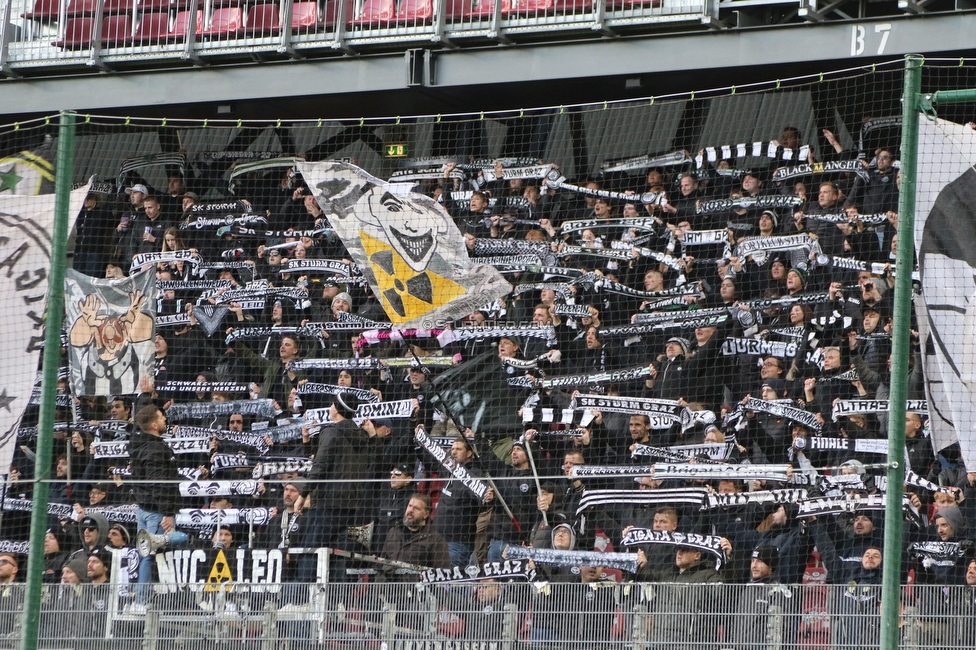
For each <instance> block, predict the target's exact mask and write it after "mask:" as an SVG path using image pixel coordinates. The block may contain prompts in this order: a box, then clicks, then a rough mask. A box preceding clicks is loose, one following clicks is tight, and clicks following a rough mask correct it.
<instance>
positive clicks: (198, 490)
mask: <svg viewBox="0 0 976 650" xmlns="http://www.w3.org/2000/svg"><path fill="white" fill-rule="evenodd" d="M258 485H259V483H258V482H257V481H254V480H248V481H183V482H181V483H180V496H182V497H202V496H206V497H218V496H221V497H222V496H242V497H249V496H253V495H255V494H257V493H258Z"/></svg>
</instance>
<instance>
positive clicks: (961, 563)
mask: <svg viewBox="0 0 976 650" xmlns="http://www.w3.org/2000/svg"><path fill="white" fill-rule="evenodd" d="M932 523H933V524H934V526H935V535H934V536H932V535H930V539H929V541H930V542H936V543H938V544H939V545H940V546H941V545H942V544H951V545H952V548H953V550H952V552H951V553H943V554H938V553H936V554H932V555H924V556H923V557H921V558H920V559H919V558H918V557H916V558H915V559H916V560H917V561H916V562H915V563H914V566H915V581H916V583H917V584H918V585H919V588H918V590H917V591H916V592H915V593H916V595H917V602H918V612H919V616H920V622H921V632H920V641H921V642H922V643H924V644H925V645H931V646H937V645H938V646H947V645H949V644H950V640H951V638H952V634H953V633H954V624H955V617H953V615H952V608H951V601H950V599H949V597H948V594H949V592H950V588H951V587H953V586H956V585H964V584H966V572H967V560H968V558H967V557H966V556H965V555H962V554H961V553H959V552H958V551H956V548H960V547H961V548H968V549H969V550H970V552H972V549H973V543H972V542H971V541H970V540H967V539H965V536H966V519H965V517H964V515H963V513H962V511H961V510H960V509H959V507H958V506H947V507H944V508H942V509H940V510H939V511H938V513H936V515H935V517H934V518H933V520H932Z"/></svg>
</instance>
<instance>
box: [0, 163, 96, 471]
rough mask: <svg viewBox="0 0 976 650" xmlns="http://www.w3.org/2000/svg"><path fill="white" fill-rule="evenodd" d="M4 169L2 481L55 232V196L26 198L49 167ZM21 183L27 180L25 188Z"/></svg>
mask: <svg viewBox="0 0 976 650" xmlns="http://www.w3.org/2000/svg"><path fill="white" fill-rule="evenodd" d="M6 163H12V165H11V166H10V167H9V168H8V169H7V171H9V172H11V173H13V172H14V171H15V170H17V171H18V173H17V174H13V176H12V178H13V180H12V181H11V183H12V184H13V185H14V187H9V186H8V185H7V184H4V183H0V185H2V186H3V187H4V188H5V190H4V191H6V192H9V193H5V194H3V195H2V196H0V257H2V259H3V261H2V262H0V265H2V266H4V267H6V272H5V273H4V274H3V275H2V276H0V278H2V280H0V296H2V300H3V304H4V307H5V314H4V327H3V346H2V353H3V360H4V377H5V379H4V380H3V383H2V386H0V403H2V404H3V408H2V409H0V475H4V476H5V475H6V474H7V473H8V470H9V468H10V463H11V461H12V460H13V454H14V449H15V448H16V441H17V428H18V427H19V426H20V419H21V417H22V416H23V414H24V410H25V409H26V408H27V406H28V401H29V400H30V394H31V387H32V386H33V384H34V374H35V372H36V371H37V366H38V356H39V353H40V350H41V348H43V347H44V320H45V305H46V304H47V303H46V298H47V289H48V286H47V282H48V272H49V270H50V268H51V238H52V231H53V230H54V195H53V194H39V195H33V196H26V194H34V193H35V192H39V191H40V189H41V186H42V184H44V182H45V181H44V178H45V177H46V176H50V172H49V171H47V170H46V168H47V167H49V166H50V163H48V162H47V161H46V160H45V159H44V158H42V157H40V156H37V155H34V154H32V153H30V152H29V151H23V152H21V153H19V154H14V155H13V156H11V157H8V158H5V159H4V160H3V161H2V162H0V165H5V164H6ZM24 169H28V170H30V171H24ZM50 171H51V172H53V169H52V170H50ZM35 173H36V174H37V175H36V178H35ZM18 174H19V175H18ZM25 178H28V179H29V180H28V181H26V182H25V181H24V179H25ZM31 181H33V183H31ZM21 183H23V184H22V185H21ZM18 186H19V187H18ZM15 192H16V194H14V193H15ZM87 194H88V184H85V186H84V187H81V188H80V189H77V190H74V191H73V192H71V199H70V204H69V207H68V212H69V224H68V228H69V229H71V228H73V227H74V220H75V219H76V217H77V215H78V213H79V212H80V211H81V208H82V205H83V204H84V201H85V197H86V196H87ZM77 394H79V395H80V394H81V393H77Z"/></svg>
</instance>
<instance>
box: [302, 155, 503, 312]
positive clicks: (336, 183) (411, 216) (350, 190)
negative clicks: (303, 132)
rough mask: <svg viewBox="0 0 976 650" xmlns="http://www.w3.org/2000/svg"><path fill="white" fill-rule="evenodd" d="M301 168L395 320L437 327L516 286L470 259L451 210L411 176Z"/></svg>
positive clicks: (341, 166) (323, 165) (332, 165)
mask: <svg viewBox="0 0 976 650" xmlns="http://www.w3.org/2000/svg"><path fill="white" fill-rule="evenodd" d="M299 170H300V171H301V173H302V176H303V177H304V178H305V182H306V183H307V184H308V186H309V187H310V188H311V189H312V192H313V193H314V195H315V198H316V200H317V201H318V203H319V205H320V206H321V208H322V210H323V211H324V212H325V215H326V217H328V219H329V221H330V222H331V224H332V226H333V227H334V228H335V230H336V233H337V234H338V235H339V238H340V239H341V240H342V243H343V244H344V245H345V247H346V250H348V251H349V254H350V255H351V256H352V259H353V261H354V262H355V263H356V264H357V266H359V268H360V269H362V272H363V274H364V275H365V276H366V279H367V281H368V282H369V285H370V287H371V288H372V289H373V292H374V293H375V294H376V296H377V298H379V300H380V302H381V304H382V305H383V309H384V310H386V314H387V316H388V317H389V318H390V321H391V322H392V323H393V324H394V325H397V326H399V327H403V328H421V329H431V328H434V327H439V326H442V325H444V324H446V323H449V322H451V321H454V320H457V319H459V318H461V317H463V316H467V315H468V314H470V313H471V312H473V311H476V310H477V309H478V308H479V307H481V306H483V305H485V304H487V303H490V302H492V301H494V300H496V299H497V298H500V297H502V296H504V295H505V294H507V293H509V292H510V291H511V290H512V287H511V285H510V284H508V283H507V282H506V281H505V280H504V279H502V277H501V275H499V273H498V272H497V271H496V270H495V269H494V268H492V267H490V266H484V265H480V264H473V263H472V262H471V261H470V260H469V259H468V254H467V250H466V249H465V245H464V238H463V237H462V236H461V233H460V231H459V230H458V229H457V226H455V225H454V222H453V221H452V220H451V217H450V216H449V215H448V214H447V212H445V211H444V208H442V207H441V206H439V205H437V203H436V202H435V201H434V200H433V199H431V198H430V197H427V196H424V195H422V194H417V193H414V192H411V191H410V189H411V185H410V184H408V183H387V182H386V181H383V180H380V179H379V178H376V177H374V176H371V175H370V174H367V173H366V172H364V171H363V170H362V169H360V168H358V167H356V166H355V165H350V164H348V163H342V162H334V161H326V162H319V163H299Z"/></svg>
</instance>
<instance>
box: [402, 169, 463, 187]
mask: <svg viewBox="0 0 976 650" xmlns="http://www.w3.org/2000/svg"><path fill="white" fill-rule="evenodd" d="M450 177H451V178H456V179H458V180H462V181H463V180H466V179H467V174H466V173H465V172H464V170H463V169H458V168H454V169H452V170H451V172H450ZM440 178H444V166H443V165H433V166H431V167H421V168H418V169H398V170H397V171H395V172H393V173H392V174H390V182H391V183H411V182H416V181H427V180H436V179H440Z"/></svg>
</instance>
